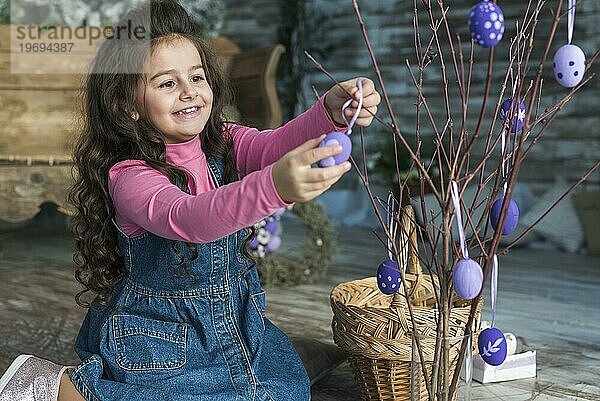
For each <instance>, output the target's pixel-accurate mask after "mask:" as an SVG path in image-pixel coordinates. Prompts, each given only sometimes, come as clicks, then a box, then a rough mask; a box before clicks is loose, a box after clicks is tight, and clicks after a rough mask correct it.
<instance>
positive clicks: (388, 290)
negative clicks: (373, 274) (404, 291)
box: [377, 259, 402, 295]
mask: <svg viewBox="0 0 600 401" xmlns="http://www.w3.org/2000/svg"><path fill="white" fill-rule="evenodd" d="M401 281H402V278H401V277H400V269H399V268H398V263H396V261H394V260H389V259H388V260H386V261H385V262H382V263H381V264H380V265H379V267H378V268H377V286H378V287H379V290H380V291H381V292H383V293H384V294H386V295H391V294H393V293H395V292H396V291H398V289H399V288H400V283H401Z"/></svg>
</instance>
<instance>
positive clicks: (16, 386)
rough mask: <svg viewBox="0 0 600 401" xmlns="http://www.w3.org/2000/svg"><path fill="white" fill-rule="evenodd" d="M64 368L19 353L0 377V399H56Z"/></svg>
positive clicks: (46, 400) (42, 400)
mask: <svg viewBox="0 0 600 401" xmlns="http://www.w3.org/2000/svg"><path fill="white" fill-rule="evenodd" d="M66 369H67V367H66V366H60V365H57V364H55V363H53V362H50V361H48V360H46V359H42V358H38V357H36V356H33V355H20V356H18V357H17V358H16V359H15V360H14V361H13V363H12V364H11V365H10V366H9V367H8V370H7V371H6V373H4V376H2V378H0V401H56V399H57V397H58V389H59V386H60V379H61V377H62V374H63V373H64V371H65V370H66Z"/></svg>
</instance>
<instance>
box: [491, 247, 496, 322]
mask: <svg viewBox="0 0 600 401" xmlns="http://www.w3.org/2000/svg"><path fill="white" fill-rule="evenodd" d="M490 293H491V294H490V297H491V301H490V302H491V303H492V327H494V321H495V320H496V295H497V293H498V255H496V254H494V261H493V263H492V277H491V283H490Z"/></svg>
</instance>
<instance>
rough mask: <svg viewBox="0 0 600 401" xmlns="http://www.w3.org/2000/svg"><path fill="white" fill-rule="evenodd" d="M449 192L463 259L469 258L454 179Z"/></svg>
mask: <svg viewBox="0 0 600 401" xmlns="http://www.w3.org/2000/svg"><path fill="white" fill-rule="evenodd" d="M450 192H451V193H452V203H453V205H454V211H455V212H456V224H458V236H459V237H460V249H461V250H462V256H463V258H464V259H469V251H468V250H467V243H466V241H465V231H464V230H463V223H462V215H461V212H460V200H459V199H458V185H456V181H452V182H451V187H450Z"/></svg>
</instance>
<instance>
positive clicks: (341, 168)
mask: <svg viewBox="0 0 600 401" xmlns="http://www.w3.org/2000/svg"><path fill="white" fill-rule="evenodd" d="M351 167H352V165H351V164H350V162H344V163H341V164H338V165H336V166H331V167H323V168H319V167H314V168H311V169H310V170H309V171H308V172H307V173H306V177H305V182H307V183H319V182H327V181H330V180H335V181H337V180H338V179H339V178H340V177H341V176H342V175H344V173H346V172H347V171H349V170H350V168H351ZM335 181H334V182H335Z"/></svg>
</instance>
